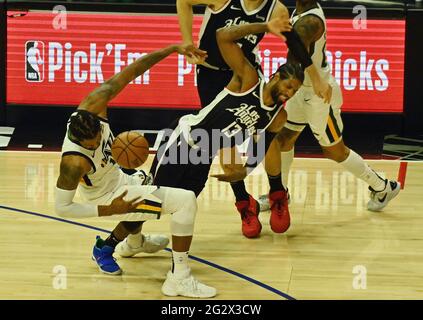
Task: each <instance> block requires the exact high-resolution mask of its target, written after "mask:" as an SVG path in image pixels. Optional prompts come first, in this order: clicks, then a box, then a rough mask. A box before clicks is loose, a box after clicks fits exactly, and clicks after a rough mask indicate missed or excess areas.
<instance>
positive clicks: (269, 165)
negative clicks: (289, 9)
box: [259, 127, 301, 233]
mask: <svg viewBox="0 0 423 320" xmlns="http://www.w3.org/2000/svg"><path fill="white" fill-rule="evenodd" d="M300 133H301V131H293V130H290V129H288V128H286V127H284V128H283V129H282V130H281V131H280V133H279V134H278V136H277V137H276V139H275V140H274V141H273V142H272V144H271V146H270V148H269V150H268V152H267V154H266V158H265V160H266V161H265V170H266V173H267V177H268V180H269V186H270V190H269V193H268V194H267V195H264V196H261V197H260V198H259V201H260V206H263V207H265V208H264V209H266V207H267V209H270V211H271V214H270V221H269V223H270V227H271V229H272V230H273V231H274V232H276V233H283V232H285V231H286V230H288V228H289V226H290V220H291V219H290V215H289V209H288V204H289V195H288V189H287V186H285V185H284V184H283V179H282V174H283V175H285V176H286V177H287V176H288V173H289V169H290V165H291V163H292V160H293V158H288V159H286V158H287V157H286V154H285V159H283V158H282V156H283V153H281V152H285V153H286V151H289V150H293V148H294V144H295V141H296V140H297V138H298V136H299V135H300ZM292 153H293V152H292ZM288 154H289V153H288ZM285 182H287V178H285Z"/></svg>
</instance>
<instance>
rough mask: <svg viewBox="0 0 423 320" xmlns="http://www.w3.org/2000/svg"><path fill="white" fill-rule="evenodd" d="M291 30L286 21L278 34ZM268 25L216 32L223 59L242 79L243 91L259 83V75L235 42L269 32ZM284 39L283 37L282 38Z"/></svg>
mask: <svg viewBox="0 0 423 320" xmlns="http://www.w3.org/2000/svg"><path fill="white" fill-rule="evenodd" d="M287 30H291V26H290V24H289V21H288V20H287V19H286V20H284V21H281V23H280V24H279V25H278V30H277V31H278V33H279V35H280V32H283V31H287ZM269 31H270V30H269V26H268V23H251V24H243V25H238V26H235V25H234V26H230V27H227V28H221V29H219V30H217V32H216V39H217V44H218V45H219V49H220V52H221V53H222V57H223V58H224V60H225V62H226V63H227V64H228V66H229V67H230V68H231V69H232V71H233V73H234V75H235V76H237V77H238V78H239V79H241V82H242V90H244V89H249V88H251V87H252V86H253V85H254V84H256V83H257V80H258V75H257V71H256V70H255V68H254V67H253V66H252V65H251V64H250V63H249V61H248V60H247V59H246V58H245V56H244V53H243V52H242V50H241V48H240V47H239V45H238V44H237V43H236V42H235V41H236V40H238V39H241V38H243V37H245V36H247V35H250V34H256V33H264V32H269ZM281 37H282V36H281Z"/></svg>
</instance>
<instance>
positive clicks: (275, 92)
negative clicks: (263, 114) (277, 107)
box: [270, 87, 281, 103]
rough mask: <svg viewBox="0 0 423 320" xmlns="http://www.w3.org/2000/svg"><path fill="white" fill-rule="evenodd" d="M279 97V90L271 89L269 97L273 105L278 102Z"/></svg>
mask: <svg viewBox="0 0 423 320" xmlns="http://www.w3.org/2000/svg"><path fill="white" fill-rule="evenodd" d="M280 95H281V93H280V92H279V90H278V89H277V88H276V87H273V88H272V89H271V90H270V96H271V97H272V99H273V102H274V103H278V102H279V96H280Z"/></svg>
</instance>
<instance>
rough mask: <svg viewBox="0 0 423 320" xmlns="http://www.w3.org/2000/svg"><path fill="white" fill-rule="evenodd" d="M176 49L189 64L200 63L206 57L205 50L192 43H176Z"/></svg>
mask: <svg viewBox="0 0 423 320" xmlns="http://www.w3.org/2000/svg"><path fill="white" fill-rule="evenodd" d="M176 50H177V51H178V53H179V54H183V55H184V56H186V57H187V61H188V62H189V63H191V64H201V63H203V62H204V61H205V60H206V58H207V51H204V50H201V49H199V48H197V47H196V46H194V45H193V44H192V43H188V44H181V45H177V46H176Z"/></svg>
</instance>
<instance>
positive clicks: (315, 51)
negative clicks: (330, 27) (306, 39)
mask: <svg viewBox="0 0 423 320" xmlns="http://www.w3.org/2000/svg"><path fill="white" fill-rule="evenodd" d="M296 12H297V10H294V12H293V13H292V16H291V22H292V25H295V23H296V22H297V21H298V20H299V19H301V18H302V17H305V16H307V15H314V16H317V17H318V18H320V19H321V20H322V21H323V24H324V28H325V30H324V32H323V35H322V36H321V37H320V39H319V40H317V41H316V42H314V43H312V44H311V48H310V54H311V60H312V61H313V64H314V65H315V66H316V67H317V70H318V71H319V73H320V76H321V77H322V78H323V79H325V80H329V78H330V76H331V72H330V67H329V65H328V63H327V61H326V30H327V29H326V18H325V14H324V12H323V9H322V7H321V6H320V5H319V4H318V3H317V8H312V9H309V10H307V11H305V12H303V13H301V14H297V13H296ZM303 85H304V86H306V87H311V86H312V82H311V80H310V76H309V75H308V73H307V72H305V78H304V83H303Z"/></svg>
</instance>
